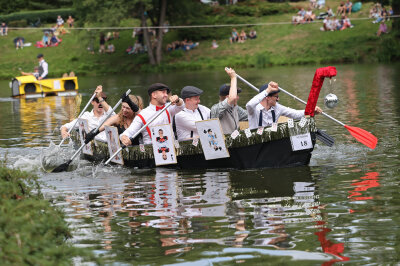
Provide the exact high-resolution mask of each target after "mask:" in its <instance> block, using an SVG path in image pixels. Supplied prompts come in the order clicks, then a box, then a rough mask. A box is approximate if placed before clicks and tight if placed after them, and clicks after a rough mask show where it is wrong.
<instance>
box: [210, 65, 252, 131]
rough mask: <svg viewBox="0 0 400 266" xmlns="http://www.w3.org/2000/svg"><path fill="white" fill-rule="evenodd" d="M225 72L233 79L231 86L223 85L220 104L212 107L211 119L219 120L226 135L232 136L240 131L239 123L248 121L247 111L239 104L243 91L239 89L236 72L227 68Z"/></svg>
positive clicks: (220, 90)
mask: <svg viewBox="0 0 400 266" xmlns="http://www.w3.org/2000/svg"><path fill="white" fill-rule="evenodd" d="M225 71H226V73H227V74H228V75H229V76H230V77H231V85H230V86H229V85H226V84H223V85H222V86H221V87H220V88H219V100H220V102H219V103H217V104H214V105H213V106H212V107H211V118H219V121H220V123H221V127H222V131H223V132H224V134H231V133H232V132H233V131H235V130H239V121H246V120H247V111H246V110H245V109H243V108H242V107H240V106H239V105H238V104H237V102H238V100H239V93H240V92H241V91H242V90H241V89H240V88H238V87H237V77H236V72H235V70H233V69H232V68H225Z"/></svg>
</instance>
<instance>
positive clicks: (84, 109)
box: [58, 93, 96, 147]
mask: <svg viewBox="0 0 400 266" xmlns="http://www.w3.org/2000/svg"><path fill="white" fill-rule="evenodd" d="M94 97H96V93H93V95H92V97H91V98H90V100H89V101H88V103H87V104H86V106H85V108H83V110H82V112H81V113H80V114H79V116H78V118H77V119H76V120H75V122H74V124H73V125H72V127H71V128H70V129H69V130H68V135H69V134H70V133H71V131H72V129H74V127H75V125H76V123H78V120H79V118H81V116H82V115H83V113H84V112H85V111H86V109H87V108H88V106H89V104H90V103H91V102H92V101H93V99H94ZM66 139H67V138H63V139H62V141H61V142H60V144H58V147H61V145H62V144H63V143H64V141H65V140H66Z"/></svg>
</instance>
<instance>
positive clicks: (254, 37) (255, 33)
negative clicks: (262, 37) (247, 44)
mask: <svg viewBox="0 0 400 266" xmlns="http://www.w3.org/2000/svg"><path fill="white" fill-rule="evenodd" d="M256 38H257V32H256V31H255V30H254V29H251V31H250V33H249V39H256Z"/></svg>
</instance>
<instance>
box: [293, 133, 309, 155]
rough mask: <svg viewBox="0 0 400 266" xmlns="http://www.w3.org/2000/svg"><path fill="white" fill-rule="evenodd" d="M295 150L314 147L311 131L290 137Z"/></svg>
mask: <svg viewBox="0 0 400 266" xmlns="http://www.w3.org/2000/svg"><path fill="white" fill-rule="evenodd" d="M290 142H291V143H292V149H293V151H299V150H306V149H312V147H313V146H312V142H311V135H310V133H305V134H300V135H295V136H291V137H290Z"/></svg>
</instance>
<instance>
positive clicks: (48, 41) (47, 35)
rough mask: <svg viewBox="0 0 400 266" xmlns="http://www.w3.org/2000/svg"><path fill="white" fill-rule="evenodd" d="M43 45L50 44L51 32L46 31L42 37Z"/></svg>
mask: <svg viewBox="0 0 400 266" xmlns="http://www.w3.org/2000/svg"><path fill="white" fill-rule="evenodd" d="M42 45H43V46H49V45H50V39H49V32H48V31H45V32H44V35H43V37H42Z"/></svg>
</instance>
